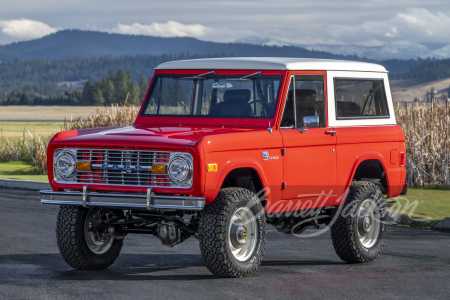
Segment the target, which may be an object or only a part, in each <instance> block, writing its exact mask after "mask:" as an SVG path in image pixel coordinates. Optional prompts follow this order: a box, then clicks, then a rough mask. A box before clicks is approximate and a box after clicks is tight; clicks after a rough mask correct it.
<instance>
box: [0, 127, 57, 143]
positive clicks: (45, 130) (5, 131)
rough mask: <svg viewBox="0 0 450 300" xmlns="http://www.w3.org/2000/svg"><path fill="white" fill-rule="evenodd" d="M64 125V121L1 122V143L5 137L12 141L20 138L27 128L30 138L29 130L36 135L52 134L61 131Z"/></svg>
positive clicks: (26, 132) (26, 134)
mask: <svg viewBox="0 0 450 300" xmlns="http://www.w3.org/2000/svg"><path fill="white" fill-rule="evenodd" d="M63 125H64V123H63V122H0V143H1V139H2V137H3V139H4V140H6V139H7V138H8V139H9V140H10V141H14V140H20V139H21V138H22V136H23V133H24V130H25V136H26V137H27V138H28V137H29V134H28V131H29V132H30V133H31V134H32V135H33V136H34V137H38V136H44V137H48V136H51V135H53V134H55V133H57V132H59V131H61V127H62V126H63Z"/></svg>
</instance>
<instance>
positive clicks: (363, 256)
mask: <svg viewBox="0 0 450 300" xmlns="http://www.w3.org/2000/svg"><path fill="white" fill-rule="evenodd" d="M343 205H344V206H343V208H342V210H340V211H339V216H336V217H337V218H336V221H335V223H334V224H333V225H332V226H331V238H332V240H333V246H334V249H335V250H336V253H337V255H338V256H339V257H340V258H341V259H342V260H344V261H346V262H349V263H369V262H373V261H375V260H376V259H377V258H378V256H379V255H380V254H381V251H382V250H383V246H384V243H385V242H386V236H387V211H386V201H385V200H384V197H383V194H382V193H381V191H380V189H379V188H378V187H377V186H376V185H374V184H373V183H370V182H363V181H355V182H353V183H352V185H351V187H350V191H349V194H348V196H347V199H345V202H344V204H343Z"/></svg>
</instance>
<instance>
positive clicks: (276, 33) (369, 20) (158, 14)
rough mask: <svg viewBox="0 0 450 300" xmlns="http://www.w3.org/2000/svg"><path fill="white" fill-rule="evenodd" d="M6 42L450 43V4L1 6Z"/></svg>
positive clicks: (420, 0)
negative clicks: (68, 32) (100, 37)
mask: <svg viewBox="0 0 450 300" xmlns="http://www.w3.org/2000/svg"><path fill="white" fill-rule="evenodd" d="M2 2H4V3H2V4H1V10H0V44H6V43H10V42H14V41H21V40H29V39H33V38H39V37H41V36H44V35H47V34H49V33H52V32H55V31H57V30H61V29H75V28H76V29H82V30H98V31H106V32H117V33H125V34H144V35H157V36H192V37H196V38H199V39H202V40H210V41H218V42H232V41H235V40H237V39H240V38H244V37H248V36H259V37H262V38H275V39H278V40H282V41H286V42H289V43H298V44H315V43H331V44H334V43H337V44H347V43H356V44H361V45H383V44H390V43H402V44H405V43H406V44H407V43H418V42H442V43H450V34H449V33H450V1H448V0H447V1H441V0H439V1H433V0H428V1H424V0H408V1H405V0H398V1H396V0H390V1H387V0H386V1H384V0H383V1H361V0H357V1H356V0H351V1H345V2H342V1H341V2H340V1H330V0H324V1H321V0H316V1H294V0H286V1H282V0H280V1H273V0H258V1H203V0H200V1H198V0H197V1H186V0H165V1H161V0H159V1H148V0H137V1H130V0H129V1H123V0H120V1H118V0H108V1H106V0H90V1H87V0H82V1H66V0H58V1H54V0H40V1H31V0H14V1H6V0H3V1H2Z"/></svg>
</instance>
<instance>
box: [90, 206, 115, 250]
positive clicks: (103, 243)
mask: <svg viewBox="0 0 450 300" xmlns="http://www.w3.org/2000/svg"><path fill="white" fill-rule="evenodd" d="M102 222H103V220H102V219H101V215H100V212H99V211H98V210H93V209H91V210H89V212H88V213H87V216H86V220H85V222H84V237H85V240H86V244H87V245H88V247H89V249H90V250H91V251H92V252H93V253H95V254H103V253H105V252H107V251H108V250H109V249H110V248H111V246H112V244H113V242H114V239H113V238H112V237H111V236H110V235H109V234H108V233H107V232H102V231H100V230H98V229H96V230H89V229H90V228H94V227H96V226H98V225H100V224H101V223H102Z"/></svg>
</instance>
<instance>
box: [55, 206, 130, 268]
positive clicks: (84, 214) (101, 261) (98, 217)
mask: <svg viewBox="0 0 450 300" xmlns="http://www.w3.org/2000/svg"><path fill="white" fill-rule="evenodd" d="M103 218H104V213H103V212H101V211H99V210H96V209H85V208H82V207H77V206H69V205H61V206H60V208H59V212H58V217H57V222H56V239H57V242H58V248H59V252H60V253H61V255H62V257H63V258H64V260H65V261H66V262H67V264H69V265H70V266H71V267H73V268H76V269H79V270H101V269H106V268H107V267H109V266H110V265H112V264H113V263H114V261H115V260H116V259H117V257H118V256H119V253H120V250H121V248H122V245H123V240H119V239H114V238H113V237H112V236H111V235H110V234H109V233H108V231H107V230H104V229H102V227H101V226H99V225H101V224H102V222H103ZM96 228H98V229H96ZM93 229H94V230H93Z"/></svg>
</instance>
